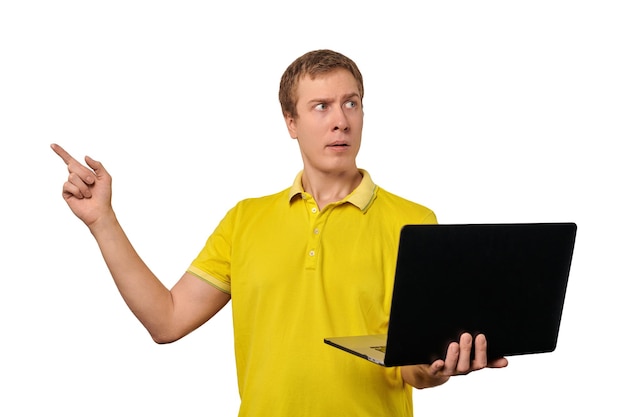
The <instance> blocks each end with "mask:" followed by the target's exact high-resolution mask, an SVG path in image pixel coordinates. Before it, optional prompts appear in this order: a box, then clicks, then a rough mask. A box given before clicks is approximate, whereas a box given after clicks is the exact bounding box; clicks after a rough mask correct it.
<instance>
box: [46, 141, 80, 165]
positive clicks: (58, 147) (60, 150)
mask: <svg viewBox="0 0 626 417" xmlns="http://www.w3.org/2000/svg"><path fill="white" fill-rule="evenodd" d="M50 147H51V148H52V150H53V151H54V153H56V154H57V155H59V156H60V157H61V159H62V160H63V162H65V165H69V164H70V162H72V161H76V160H75V159H74V158H73V157H72V155H70V154H69V153H67V151H66V150H65V149H63V147H61V145H57V144H56V143H53V144H52V145H50Z"/></svg>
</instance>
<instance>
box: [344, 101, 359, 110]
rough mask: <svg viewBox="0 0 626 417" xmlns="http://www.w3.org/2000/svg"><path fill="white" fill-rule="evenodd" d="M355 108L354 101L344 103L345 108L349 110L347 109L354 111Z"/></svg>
mask: <svg viewBox="0 0 626 417" xmlns="http://www.w3.org/2000/svg"><path fill="white" fill-rule="evenodd" d="M356 106H357V104H356V101H348V102H346V107H347V108H349V109H354V108H356Z"/></svg>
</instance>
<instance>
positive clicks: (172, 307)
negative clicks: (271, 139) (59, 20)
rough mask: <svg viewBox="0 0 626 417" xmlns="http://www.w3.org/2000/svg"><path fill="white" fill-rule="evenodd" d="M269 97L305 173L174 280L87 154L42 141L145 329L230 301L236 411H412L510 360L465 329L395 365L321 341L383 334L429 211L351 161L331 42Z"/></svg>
mask: <svg viewBox="0 0 626 417" xmlns="http://www.w3.org/2000/svg"><path fill="white" fill-rule="evenodd" d="M279 99H280V102H281V106H282V110H283V116H284V119H285V122H286V125H287V129H288V131H289V134H290V136H291V137H292V138H293V139H296V140H297V141H298V144H299V147H300V151H301V154H302V160H303V164H304V167H303V170H302V171H301V172H300V173H299V174H298V176H297V177H296V179H295V181H294V183H293V185H292V186H291V187H290V188H287V189H285V190H283V191H281V192H279V193H276V194H274V195H270V196H266V197H262V198H255V199H247V200H244V201H241V202H240V203H239V204H237V205H236V206H235V207H234V208H232V209H231V210H230V211H229V212H228V213H227V215H226V216H225V217H224V219H223V220H222V221H221V222H220V224H219V225H218V227H217V228H216V230H215V231H214V232H213V234H212V235H211V236H210V237H209V239H208V240H207V243H206V245H205V247H204V248H203V249H202V250H201V252H200V253H199V255H198V256H197V258H196V259H195V260H194V261H193V262H192V264H191V266H190V267H189V269H188V270H187V271H186V272H185V273H184V274H183V276H182V278H181V279H180V280H179V281H178V283H177V284H176V285H175V286H174V287H173V288H172V289H171V290H168V289H167V288H165V287H164V286H163V285H162V284H161V282H160V281H159V280H158V279H157V278H156V277H155V276H154V275H153V274H152V272H150V270H149V269H148V267H147V266H146V265H145V264H144V263H143V261H142V260H141V259H140V257H139V256H138V255H137V253H136V252H135V250H134V249H133V247H132V245H131V243H130V242H129V240H128V239H127V237H126V236H125V234H124V231H123V230H122V227H121V226H120V224H119V223H118V221H117V219H116V216H115V213H114V211H113V208H112V207H111V177H110V175H109V174H108V173H107V172H106V170H105V169H104V167H103V166H102V164H100V163H99V162H97V161H95V160H93V159H91V158H89V157H87V158H86V159H85V160H86V163H87V165H88V166H89V168H91V169H89V168H87V167H85V166H83V165H81V164H80V163H79V162H77V161H76V160H75V159H74V158H72V157H71V156H70V155H69V154H68V153H67V152H66V151H65V150H63V148H61V147H60V146H58V145H52V148H53V150H54V151H55V152H56V153H57V154H58V155H59V156H60V157H61V158H62V159H63V161H65V163H66V164H67V166H68V170H69V177H68V181H67V182H66V183H65V184H64V186H63V196H64V198H65V200H66V201H67V203H68V205H69V206H70V208H71V210H72V211H73V212H74V213H75V214H76V216H78V217H79V218H80V219H81V220H82V221H83V222H84V223H85V224H86V225H87V226H88V227H89V229H90V231H91V233H92V234H93V236H94V237H95V239H96V241H97V242H98V244H99V247H100V250H101V251H102V255H103V256H104V259H105V261H106V263H107V266H108V267H109V270H110V272H111V274H112V276H113V279H114V281H115V283H116V285H117V287H118V288H119V291H120V293H121V294H122V296H123V298H124V300H125V301H126V303H127V304H128V306H129V307H130V309H131V310H132V311H133V313H134V314H135V315H136V316H137V318H138V319H139V320H140V321H141V322H142V323H143V325H144V326H145V327H146V328H147V330H148V331H149V332H150V334H151V336H152V337H153V339H154V340H155V341H156V342H157V343H169V342H172V341H175V340H177V339H179V338H181V337H183V336H185V335H186V334H188V333H189V332H191V331H193V330H194V329H196V328H197V327H199V326H200V325H202V324H203V323H205V322H206V321H207V320H209V319H210V318H211V317H213V315H214V314H216V313H217V312H218V311H219V310H220V309H221V308H222V307H224V305H226V303H228V301H232V310H233V323H234V330H235V353H236V362H237V373H238V381H239V392H240V396H241V400H242V402H241V407H240V416H252V415H254V416H272V417H277V416H289V417H292V416H327V415H358V416H369V415H372V416H374V415H377V416H378V415H389V416H391V415H393V416H410V415H412V414H413V412H412V388H411V387H416V388H426V387H433V386H436V385H440V384H443V383H444V382H446V381H447V380H448V379H449V377H450V376H452V375H457V374H467V373H469V372H471V371H475V370H478V369H482V368H485V367H488V366H489V367H503V366H506V364H507V361H506V359H504V358H501V359H498V360H496V361H493V362H491V363H488V362H487V359H486V343H487V342H486V339H485V337H484V336H483V335H480V336H478V337H476V340H472V337H471V336H470V335H469V334H464V335H462V336H461V338H460V340H459V341H458V342H454V343H451V344H450V346H449V348H448V351H447V355H446V357H445V358H442V359H440V360H437V361H435V362H434V363H432V364H430V365H415V366H405V367H399V368H385V367H380V366H377V365H374V364H371V363H369V362H367V361H364V360H362V359H359V358H356V357H353V356H352V355H348V354H345V353H344V352H341V351H339V350H337V349H333V348H331V347H329V346H327V345H325V344H324V343H323V338H324V337H328V336H334V335H347V334H367V333H383V332H385V331H386V328H387V323H388V311H389V307H390V302H391V293H392V287H393V278H394V271H395V260H396V255H397V249H398V238H399V232H400V228H401V227H402V226H403V225H405V224H409V223H435V222H436V217H435V214H434V213H433V212H432V211H431V210H429V209H428V208H426V207H423V206H421V205H419V204H416V203H412V202H410V201H407V200H405V199H403V198H401V197H398V196H396V195H393V194H391V193H388V192H387V191H385V190H383V189H382V188H380V187H378V186H376V185H375V184H374V183H373V182H372V179H371V177H370V175H369V173H368V172H367V171H364V170H361V169H359V168H357V165H356V156H357V153H358V151H359V148H360V145H361V132H362V128H363V101H362V100H363V80H362V76H361V73H360V71H359V69H358V68H357V66H356V65H355V64H354V62H353V61H352V60H350V59H349V58H347V57H345V56H343V55H341V54H339V53H336V52H334V51H329V50H318V51H312V52H309V53H307V54H305V55H303V56H301V57H300V58H298V59H296V60H295V61H294V62H293V63H292V64H291V65H290V66H289V67H288V68H287V70H286V71H285V73H284V74H283V77H282V79H281V83H280V91H279ZM442 297H445V295H444V294H442ZM416 302H419V300H416ZM424 319H425V320H428V318H427V317H425V318H424ZM472 345H474V347H475V352H476V353H475V356H474V357H473V358H471V357H470V351H471V349H472Z"/></svg>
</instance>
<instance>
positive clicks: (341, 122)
mask: <svg viewBox="0 0 626 417" xmlns="http://www.w3.org/2000/svg"><path fill="white" fill-rule="evenodd" d="M334 124H335V126H334V127H333V131H344V132H347V131H348V130H350V123H349V122H348V118H347V117H346V115H345V113H344V112H343V109H341V108H340V109H338V110H337V111H335V123H334Z"/></svg>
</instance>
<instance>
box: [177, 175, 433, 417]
mask: <svg viewBox="0 0 626 417" xmlns="http://www.w3.org/2000/svg"><path fill="white" fill-rule="evenodd" d="M361 173H362V175H363V180H362V181H361V184H360V185H359V186H358V187H357V188H356V189H355V190H354V191H353V192H352V193H351V194H350V195H348V196H347V197H346V198H345V199H343V200H342V201H339V202H337V203H333V204H329V205H328V206H326V207H324V209H323V210H319V209H318V207H317V205H316V203H315V201H314V200H313V198H312V197H311V195H309V194H307V193H305V192H304V190H303V188H302V181H301V177H302V173H300V174H298V176H297V177H296V179H295V181H294V183H293V186H292V187H291V188H288V189H286V190H284V191H282V192H279V193H277V194H273V195H270V196H266V197H261V198H253V199H247V200H243V201H241V202H239V203H238V204H237V205H236V206H235V207H234V208H232V209H231V210H230V211H229V212H228V213H227V215H226V216H225V217H224V219H223V220H222V221H221V222H220V224H219V225H218V227H217V228H216V230H215V231H214V233H213V234H212V235H211V236H210V237H209V239H208V240H207V243H206V245H205V247H204V248H203V249H202V251H201V252H200V254H199V255H198V257H197V258H196V259H195V260H194V261H193V262H192V264H191V266H190V268H189V272H191V273H193V274H195V275H197V276H198V277H200V278H202V279H203V280H206V281H207V282H208V283H210V284H212V285H214V286H216V287H217V288H219V289H221V290H222V291H224V292H227V293H230V294H231V297H232V311H233V325H234V337H235V355H236V363H237V376H238V383H239V393H240V396H241V407H240V414H239V415H240V416H245V417H247V416H255V417H259V416H267V417H283V416H284V417H294V416H298V417H306V416H315V417H320V416H360V417H364V416H412V415H413V410H412V409H413V406H412V389H411V387H409V386H408V385H407V384H404V382H403V380H402V377H401V375H400V370H399V369H398V368H385V367H382V366H378V365H375V364H372V363H370V362H368V361H366V360H364V359H361V358H358V357H356V356H353V355H350V354H347V353H345V352H342V351H340V350H338V349H336V348H333V347H330V346H328V345H326V344H324V342H323V339H324V337H329V336H348V335H361V334H373V333H385V332H386V331H387V323H388V319H389V308H390V302H391V294H392V289H393V280H394V272H395V262H396V257H397V251H398V239H399V235H400V229H401V227H402V226H404V225H405V224H417V223H436V221H437V220H436V217H435V214H434V213H433V212H432V211H431V210H429V209H428V208H426V207H424V206H421V205H419V204H416V203H413V202H410V201H408V200H405V199H403V198H401V197H398V196H396V195H393V194H391V193H389V192H387V191H385V190H383V189H382V188H380V187H378V186H376V185H375V184H374V183H373V182H372V179H371V177H370V175H369V174H368V173H367V172H366V171H364V170H361ZM416 302H418V300H416Z"/></svg>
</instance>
